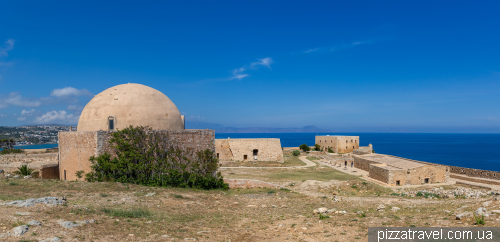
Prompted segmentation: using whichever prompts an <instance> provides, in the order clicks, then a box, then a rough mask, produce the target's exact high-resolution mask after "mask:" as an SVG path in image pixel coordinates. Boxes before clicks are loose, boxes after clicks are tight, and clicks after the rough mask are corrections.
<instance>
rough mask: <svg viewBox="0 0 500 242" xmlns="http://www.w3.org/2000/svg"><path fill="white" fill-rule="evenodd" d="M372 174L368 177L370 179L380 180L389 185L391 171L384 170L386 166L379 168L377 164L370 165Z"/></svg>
mask: <svg viewBox="0 0 500 242" xmlns="http://www.w3.org/2000/svg"><path fill="white" fill-rule="evenodd" d="M369 167H370V174H369V175H368V176H369V177H370V178H373V179H376V180H379V181H381V182H384V183H388V184H390V183H389V170H387V169H384V168H385V167H384V166H378V165H376V164H370V165H369Z"/></svg>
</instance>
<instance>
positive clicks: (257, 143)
mask: <svg viewBox="0 0 500 242" xmlns="http://www.w3.org/2000/svg"><path fill="white" fill-rule="evenodd" d="M215 153H216V155H217V158H219V160H220V161H221V162H224V161H276V162H280V163H283V162H284V159H283V151H282V150H281V142H280V139H216V140H215Z"/></svg>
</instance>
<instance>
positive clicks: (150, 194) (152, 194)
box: [146, 192, 156, 197]
mask: <svg viewBox="0 0 500 242" xmlns="http://www.w3.org/2000/svg"><path fill="white" fill-rule="evenodd" d="M154 195H156V193H154V192H151V193H148V194H146V197H152V196H154Z"/></svg>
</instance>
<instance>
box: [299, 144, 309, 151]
mask: <svg viewBox="0 0 500 242" xmlns="http://www.w3.org/2000/svg"><path fill="white" fill-rule="evenodd" d="M299 149H301V150H303V151H304V152H307V151H310V150H311V148H310V147H309V146H308V145H306V144H301V145H300V146H299Z"/></svg>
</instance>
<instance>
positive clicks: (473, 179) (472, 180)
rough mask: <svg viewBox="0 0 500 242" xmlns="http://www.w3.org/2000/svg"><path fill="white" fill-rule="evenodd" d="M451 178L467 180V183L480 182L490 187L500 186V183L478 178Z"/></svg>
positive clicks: (452, 176)
mask: <svg viewBox="0 0 500 242" xmlns="http://www.w3.org/2000/svg"><path fill="white" fill-rule="evenodd" d="M450 177H451V178H455V179H460V180H465V181H471V182H478V183H483V184H490V185H500V181H498V182H497V181H489V180H483V179H478V178H473V177H464V176H457V175H453V174H450Z"/></svg>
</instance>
